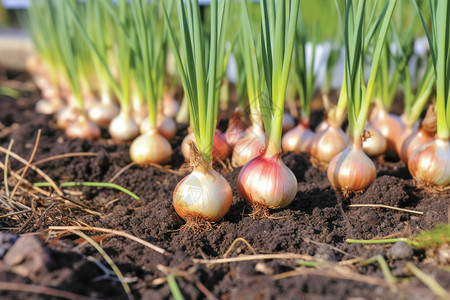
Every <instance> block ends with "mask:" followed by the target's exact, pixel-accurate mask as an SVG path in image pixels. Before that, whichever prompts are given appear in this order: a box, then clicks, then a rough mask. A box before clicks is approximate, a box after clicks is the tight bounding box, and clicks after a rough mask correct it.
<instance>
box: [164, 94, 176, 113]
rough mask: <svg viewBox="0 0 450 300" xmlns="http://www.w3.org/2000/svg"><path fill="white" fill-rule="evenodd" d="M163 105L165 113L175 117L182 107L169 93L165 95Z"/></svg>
mask: <svg viewBox="0 0 450 300" xmlns="http://www.w3.org/2000/svg"><path fill="white" fill-rule="evenodd" d="M162 106H163V107H162V112H163V114H164V115H165V116H167V117H169V118H175V117H176V115H177V113H178V110H179V109H180V104H179V103H178V101H177V100H175V98H174V97H172V95H170V94H169V93H167V94H165V95H164V98H163V103H162Z"/></svg>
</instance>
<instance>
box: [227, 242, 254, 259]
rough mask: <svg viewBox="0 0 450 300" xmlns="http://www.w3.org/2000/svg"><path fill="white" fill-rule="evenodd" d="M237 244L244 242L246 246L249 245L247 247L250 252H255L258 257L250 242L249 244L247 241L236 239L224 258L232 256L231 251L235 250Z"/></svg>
mask: <svg viewBox="0 0 450 300" xmlns="http://www.w3.org/2000/svg"><path fill="white" fill-rule="evenodd" d="M237 242H243V243H244V244H246V245H247V247H248V248H249V249H250V251H252V252H253V254H254V255H256V252H255V249H253V247H252V246H251V245H250V243H249V242H247V240H246V239H244V238H241V237H238V238H237V239H235V240H234V241H233V243H231V246H230V247H229V248H228V250H227V251H226V252H225V254H224V255H223V258H226V257H227V256H228V254H230V252H231V250H233V247H234V246H235V245H236V244H237Z"/></svg>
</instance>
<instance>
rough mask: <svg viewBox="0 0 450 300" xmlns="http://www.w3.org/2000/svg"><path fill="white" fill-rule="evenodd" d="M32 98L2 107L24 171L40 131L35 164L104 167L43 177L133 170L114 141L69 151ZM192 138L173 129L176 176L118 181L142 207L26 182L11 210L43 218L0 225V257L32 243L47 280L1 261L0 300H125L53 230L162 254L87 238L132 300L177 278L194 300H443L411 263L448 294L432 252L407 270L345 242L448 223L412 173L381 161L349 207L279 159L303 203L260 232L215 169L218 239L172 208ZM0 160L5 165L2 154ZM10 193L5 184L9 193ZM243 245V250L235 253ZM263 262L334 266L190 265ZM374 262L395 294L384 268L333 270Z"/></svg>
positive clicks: (275, 216) (299, 159)
mask: <svg viewBox="0 0 450 300" xmlns="http://www.w3.org/2000/svg"><path fill="white" fill-rule="evenodd" d="M37 99H38V96H36V95H35V94H31V95H25V96H24V97H20V98H19V99H12V98H8V97H5V96H3V97H1V98H0V122H1V123H2V124H3V125H4V128H3V129H1V128H0V129H1V130H0V146H2V147H4V148H8V145H9V143H10V141H12V140H14V144H13V146H12V151H13V152H14V153H16V154H18V155H20V156H21V157H23V158H24V159H25V160H28V159H29V158H30V156H31V154H32V150H33V147H34V146H35V143H36V138H37V133H38V130H41V136H40V139H39V144H38V147H37V151H36V154H35V157H34V160H33V161H34V162H37V161H39V160H41V159H44V158H49V157H53V156H55V155H61V154H67V153H78V152H89V153H94V155H95V156H75V157H69V158H64V159H57V160H52V161H47V162H44V163H42V164H39V165H38V167H39V168H40V169H41V170H42V171H43V172H45V173H46V174H47V175H48V176H49V177H50V178H51V179H53V180H54V181H55V182H57V183H61V182H66V181H79V182H89V181H92V182H108V181H110V180H111V179H112V178H113V177H115V175H116V174H117V173H118V172H119V171H120V170H122V168H124V167H126V166H127V165H129V164H130V163H131V160H130V157H129V154H128V149H129V144H127V143H115V142H112V141H111V140H109V139H108V138H109V137H108V134H107V132H106V130H104V131H103V134H102V139H100V140H98V141H85V140H69V139H67V138H66V137H65V136H64V132H63V131H61V130H58V129H57V128H56V126H55V121H54V120H53V118H52V117H51V116H45V115H40V114H37V113H36V112H35V111H34V105H35V102H36V100H37ZM320 119H321V113H320V112H315V113H314V115H313V118H312V123H313V125H317V123H318V122H319V121H320ZM220 127H222V129H224V128H225V127H226V122H221V126H220ZM9 129H11V130H9ZM186 132H187V128H186V127H185V126H179V127H178V130H177V134H176V137H175V138H174V139H173V140H172V141H171V143H172V147H173V149H174V152H173V156H172V160H171V161H170V163H169V164H168V165H166V166H163V167H159V166H150V167H137V166H131V167H130V168H128V169H127V170H125V171H124V172H123V173H122V174H121V175H120V176H118V177H117V178H116V179H115V180H114V183H116V184H118V185H121V186H122V187H125V188H127V189H129V190H130V191H132V192H134V193H135V194H137V195H138V196H139V197H140V199H139V200H135V199H133V198H131V197H130V196H128V195H126V194H124V193H122V192H119V191H117V190H115V189H109V188H95V187H82V188H79V187H78V188H66V189H64V190H63V192H64V197H57V195H56V194H55V193H54V194H53V195H52V196H50V197H45V196H43V195H42V194H39V193H37V192H31V190H30V189H29V188H26V184H25V183H22V184H21V187H23V189H22V188H19V189H18V190H17V192H16V194H15V200H16V201H17V202H21V203H23V204H25V205H27V206H28V207H33V211H34V212H26V213H23V214H21V215H18V216H2V217H1V218H0V229H1V232H0V234H1V236H0V241H1V240H8V241H9V243H0V249H3V250H4V252H6V253H8V250H9V249H12V248H11V247H13V246H12V245H13V244H14V241H16V240H17V238H18V236H19V235H24V234H27V235H26V236H28V235H29V234H33V236H34V237H37V239H38V240H39V244H40V245H41V247H42V249H43V253H45V255H41V256H42V257H40V258H39V257H38V258H37V259H38V260H39V259H40V260H43V261H44V262H45V263H44V266H43V267H41V268H40V269H39V270H37V271H33V272H34V273H33V272H31V271H30V270H29V271H30V272H29V273H28V274H25V275H26V276H24V274H22V273H20V272H17V270H16V269H15V268H13V267H11V266H9V267H8V265H7V263H6V262H5V260H6V258H5V256H4V257H3V262H2V263H0V268H1V270H2V272H0V290H1V291H0V297H1V298H3V299H13V298H14V299H25V298H27V299H47V298H52V297H51V296H48V295H47V296H45V295H42V294H39V293H28V292H25V291H24V289H20V290H21V291H19V292H18V291H5V290H4V287H3V285H2V284H1V282H8V283H10V284H12V283H24V284H26V285H28V286H32V285H39V286H45V287H51V288H54V289H57V290H64V291H68V292H71V293H74V294H77V295H82V296H86V297H89V298H101V299H123V298H126V297H127V296H126V294H125V292H124V289H123V287H122V285H121V284H120V282H119V280H118V279H117V277H116V276H115V275H114V273H110V272H105V267H106V268H107V269H109V268H110V267H109V265H108V263H107V262H106V261H105V259H104V258H103V257H102V256H101V255H100V254H99V252H98V251H97V250H95V249H94V248H93V247H92V246H90V245H89V244H86V243H84V242H83V241H84V240H82V239H79V237H78V236H76V235H74V234H66V235H64V236H61V235H58V233H57V232H55V231H52V232H50V231H48V230H47V229H48V228H49V226H66V225H77V226H96V227H102V228H108V229H114V230H120V231H125V232H128V233H130V234H132V235H134V236H136V237H139V238H140V239H143V240H145V241H147V242H150V243H152V244H154V245H156V246H158V247H161V248H163V249H165V250H166V251H167V254H164V255H163V254H160V253H158V252H156V251H154V250H152V249H150V248H148V247H145V246H143V245H141V244H139V243H136V242H133V241H131V240H130V239H126V238H124V237H119V236H110V235H104V234H102V233H99V232H88V231H86V232H85V233H86V234H88V235H89V236H91V237H92V238H93V239H95V240H96V241H97V242H99V243H100V245H101V246H102V248H103V249H104V250H105V252H106V253H107V254H108V255H109V256H110V257H111V259H112V261H113V262H114V263H115V264H116V265H117V267H118V268H119V270H120V271H121V272H122V274H123V276H124V277H125V278H126V279H127V280H128V281H129V283H128V284H129V286H130V288H131V294H132V296H133V297H134V298H136V299H171V298H172V293H171V290H170V288H169V285H168V284H167V282H166V280H165V279H166V278H167V276H168V275H169V274H175V275H176V282H177V284H178V286H179V288H180V290H181V292H182V294H183V296H184V297H185V298H186V299H206V298H208V297H209V298H210V299H215V298H214V297H216V298H219V299H348V298H351V297H362V298H361V299H374V298H381V299H434V298H436V294H434V293H433V292H432V291H431V290H430V289H429V288H428V287H427V286H426V285H424V284H423V283H422V282H421V281H420V280H418V279H417V278H416V277H414V276H413V275H412V274H411V273H410V272H409V271H408V269H407V268H406V265H407V264H408V263H410V262H412V263H413V264H415V265H416V266H417V267H419V268H420V269H421V270H422V271H423V272H425V273H426V274H428V275H430V276H432V277H433V278H435V280H436V281H437V282H438V283H439V284H440V285H441V286H442V287H443V288H444V289H447V290H449V289H450V276H449V273H448V269H447V271H446V270H443V269H442V268H438V267H437V266H436V265H433V264H432V263H430V262H429V260H428V259H427V253H426V252H425V251H424V250H420V249H415V250H414V252H413V254H412V255H409V256H408V255H407V256H408V257H406V258H404V259H394V258H391V257H390V255H389V253H390V251H389V249H390V248H391V246H392V245H391V244H381V245H357V244H349V243H347V242H346V239H348V238H353V239H372V238H377V237H386V236H393V237H413V236H415V235H417V234H419V233H421V232H423V231H425V230H430V229H432V228H434V227H435V226H436V225H437V224H441V223H448V222H449V215H448V214H449V213H448V212H449V198H450V197H449V195H450V194H449V193H448V192H447V193H444V194H431V193H427V192H425V191H423V190H419V189H417V188H416V187H415V185H414V181H413V180H412V178H411V176H410V175H409V173H408V170H407V168H406V167H405V165H404V164H403V163H401V162H396V161H388V162H380V161H377V162H376V166H377V171H378V176H377V179H376V180H375V182H374V183H373V184H372V185H371V187H370V188H369V189H368V190H367V191H366V192H364V193H363V194H358V195H355V196H353V197H351V198H350V199H341V198H340V197H338V195H336V193H335V192H334V191H333V189H332V188H331V187H330V184H329V182H328V180H327V177H326V174H325V173H324V172H322V171H320V170H318V169H316V168H314V167H312V165H311V163H310V162H309V157H308V156H307V155H295V154H293V153H288V154H284V155H283V157H282V158H283V161H284V162H285V164H286V165H287V166H288V167H289V168H291V169H292V170H293V172H294V173H295V175H296V177H297V180H298V193H297V196H296V198H295V200H294V201H293V203H292V204H291V205H289V206H288V207H287V208H285V209H281V210H276V211H272V212H271V214H270V217H269V218H265V219H253V218H252V217H251V215H250V213H251V210H250V208H249V207H248V205H247V204H246V203H245V201H244V200H243V199H242V198H241V197H240V196H239V194H238V192H237V188H236V179H237V176H238V174H239V171H240V169H239V168H237V169H233V170H229V169H228V168H224V167H223V166H222V165H220V164H219V165H217V166H215V169H216V170H217V171H218V172H220V173H221V174H222V175H223V176H224V177H225V178H226V179H227V180H228V182H229V183H230V184H231V186H232V189H233V204H232V206H231V209H230V211H229V212H228V213H227V214H226V216H225V217H224V218H223V220H222V221H220V222H218V223H217V224H214V225H213V227H212V229H211V230H209V231H200V232H194V231H192V230H189V229H187V228H186V227H183V225H184V221H183V220H182V219H180V218H179V217H178V216H177V214H176V213H175V211H174V209H173V207H172V203H171V201H172V193H173V190H174V188H175V186H176V184H177V183H178V182H179V181H180V180H181V179H182V178H183V176H185V174H187V172H188V168H187V167H186V165H184V164H183V160H182V156H181V150H180V144H181V140H182V138H183V137H184V135H185V134H186ZM0 161H1V162H3V163H4V162H5V155H4V154H3V153H2V154H0ZM9 166H10V170H14V171H15V172H17V171H18V169H20V168H21V167H23V164H22V163H20V162H18V161H17V160H16V159H14V158H12V157H9ZM2 174H3V171H2ZM19 174H20V172H19ZM8 175H9V174H8ZM1 178H2V183H1V189H2V190H0V193H2V194H3V195H5V192H6V191H5V188H4V185H5V183H4V182H3V176H1ZM25 179H26V180H27V181H28V182H31V183H36V182H43V181H45V180H44V179H43V178H42V177H41V176H40V175H38V174H37V173H35V172H34V171H32V170H28V171H27V173H26V175H25ZM14 185H15V182H14V181H13V180H10V181H9V191H10V192H11V190H12V189H13V188H14ZM44 189H45V190H47V191H48V190H51V189H50V188H44ZM32 195H35V197H33V196H32ZM0 196H1V195H0ZM4 198H5V197H2V199H0V200H1V201H0V202H1V203H0V204H1V206H0V209H1V214H2V215H6V214H7V213H8V211H7V210H6V209H5V206H4V204H3V203H4V201H5V200H4ZM350 204H384V205H389V206H395V207H399V208H405V209H411V210H416V211H421V212H423V214H422V215H420V214H414V213H408V212H404V211H397V210H392V209H386V208H376V207H350ZM6 233H9V234H12V235H6ZM236 239H241V240H238V241H237V242H236V244H234V246H233V248H232V249H231V250H230V247H231V246H232V244H233V242H234V241H236ZM242 239H245V241H246V242H247V243H248V245H246V243H244V242H242ZM16 243H17V241H16ZM5 245H6V246H5ZM447 249H448V248H447ZM447 251H448V250H447ZM0 253H1V252H0ZM254 253H257V254H273V253H278V254H282V253H296V254H302V255H309V256H315V258H316V259H319V258H320V259H325V260H328V264H327V265H325V266H324V265H322V266H318V267H317V268H308V267H306V266H301V265H300V264H299V263H301V262H299V261H298V260H297V259H287V258H285V259H266V260H250V261H240V262H237V261H234V262H229V263H215V264H212V263H210V264H207V263H202V262H195V261H193V259H219V258H223V257H224V255H225V254H226V256H227V257H230V258H236V257H239V256H240V255H251V254H254ZM377 254H381V256H382V257H384V258H385V259H386V261H387V263H388V266H389V268H390V270H391V272H392V274H393V275H394V276H396V277H397V278H398V279H399V280H400V283H398V284H397V285H396V290H394V289H391V288H390V287H389V285H388V284H387V281H386V280H385V277H384V275H383V272H382V270H381V268H380V266H379V264H377V263H372V264H369V265H363V264H359V263H355V264H348V265H345V266H344V265H337V264H338V262H343V261H347V260H350V259H355V258H370V257H372V256H374V255H377ZM1 256H2V255H0V258H1ZM44 256H45V257H44ZM21 263H23V262H18V263H17V264H21ZM19 274H22V275H19Z"/></svg>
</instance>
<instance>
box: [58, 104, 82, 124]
mask: <svg viewBox="0 0 450 300" xmlns="http://www.w3.org/2000/svg"><path fill="white" fill-rule="evenodd" d="M79 115H80V113H79V111H78V109H76V108H75V107H74V106H71V105H67V106H65V107H63V108H62V109H60V110H59V111H58V113H57V114H56V126H58V128H59V129H63V130H64V129H66V128H67V127H69V125H70V124H72V123H73V122H75V120H76V119H77V118H78V116H79Z"/></svg>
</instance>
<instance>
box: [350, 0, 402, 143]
mask: <svg viewBox="0 0 450 300" xmlns="http://www.w3.org/2000/svg"><path fill="white" fill-rule="evenodd" d="M396 3H397V0H391V1H389V2H388V3H387V5H386V7H385V8H384V10H383V12H382V14H381V15H380V16H379V17H378V19H377V20H376V22H375V23H374V24H373V25H371V26H370V30H369V31H368V37H366V36H365V30H364V23H365V22H364V19H365V18H364V17H365V16H364V13H365V8H366V1H365V0H363V1H358V2H357V3H355V4H354V3H353V1H352V0H346V1H345V9H344V11H345V25H344V45H345V50H346V51H345V52H346V53H345V81H346V83H345V84H346V87H347V90H346V92H347V96H348V107H347V112H348V121H349V130H350V136H351V137H352V138H358V139H359V137H360V136H361V135H362V134H363V131H364V126H365V122H366V119H367V113H368V111H369V106H370V101H371V97H372V93H373V89H374V85H375V78H376V75H377V71H378V66H379V64H380V57H381V51H382V49H383V46H384V40H385V38H386V33H387V30H388V28H389V23H390V21H391V17H392V14H393V12H394V8H395V5H396ZM371 19H372V18H371ZM369 25H370V23H369ZM375 26H377V27H378V26H381V27H380V29H379V33H378V35H377V39H376V41H377V42H376V46H375V49H374V51H373V56H372V64H371V68H370V74H369V80H368V82H367V85H366V84H365V83H364V81H363V76H364V64H365V57H366V54H367V52H366V51H367V48H368V47H367V45H368V44H369V42H368V40H370V39H371V38H372V37H373V34H372V32H375V31H376V30H373V31H372V29H373V28H376V27H375Z"/></svg>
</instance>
